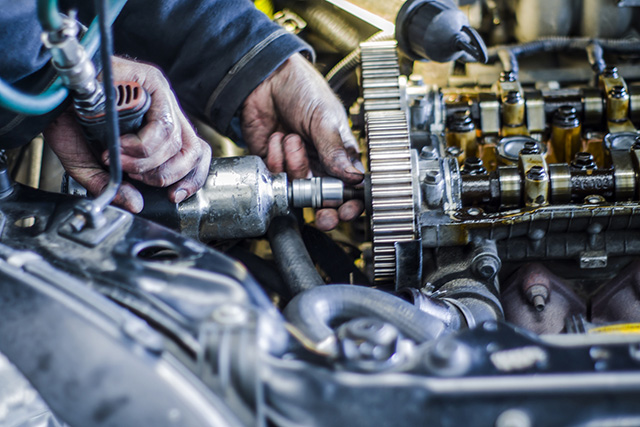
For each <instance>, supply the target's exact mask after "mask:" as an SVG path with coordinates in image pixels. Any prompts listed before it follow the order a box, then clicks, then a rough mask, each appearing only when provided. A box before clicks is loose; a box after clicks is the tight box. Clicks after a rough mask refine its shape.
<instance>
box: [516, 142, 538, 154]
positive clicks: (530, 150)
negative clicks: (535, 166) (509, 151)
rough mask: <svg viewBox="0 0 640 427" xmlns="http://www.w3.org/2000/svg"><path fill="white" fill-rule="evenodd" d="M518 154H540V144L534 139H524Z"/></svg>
mask: <svg viewBox="0 0 640 427" xmlns="http://www.w3.org/2000/svg"><path fill="white" fill-rule="evenodd" d="M520 154H525V155H526V154H540V146H539V145H538V143H537V142H535V141H526V142H525V143H524V146H523V147H522V150H520Z"/></svg>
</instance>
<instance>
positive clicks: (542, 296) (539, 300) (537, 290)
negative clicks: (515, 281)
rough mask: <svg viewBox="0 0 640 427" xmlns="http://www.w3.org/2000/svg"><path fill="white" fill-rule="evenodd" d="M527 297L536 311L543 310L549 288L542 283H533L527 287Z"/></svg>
mask: <svg viewBox="0 0 640 427" xmlns="http://www.w3.org/2000/svg"><path fill="white" fill-rule="evenodd" d="M527 299H528V300H529V302H530V303H531V304H533V306H534V307H535V308H536V310H538V311H543V310H544V307H545V305H546V304H547V300H548V299H549V289H548V288H547V287H546V286H544V285H542V284H535V285H533V286H531V287H530V288H528V289H527Z"/></svg>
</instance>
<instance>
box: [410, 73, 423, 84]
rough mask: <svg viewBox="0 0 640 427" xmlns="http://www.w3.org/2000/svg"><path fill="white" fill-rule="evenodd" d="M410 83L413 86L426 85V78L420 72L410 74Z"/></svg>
mask: <svg viewBox="0 0 640 427" xmlns="http://www.w3.org/2000/svg"><path fill="white" fill-rule="evenodd" d="M409 84H410V85H411V86H424V79H423V78H422V76H421V75H420V74H411V75H410V76H409Z"/></svg>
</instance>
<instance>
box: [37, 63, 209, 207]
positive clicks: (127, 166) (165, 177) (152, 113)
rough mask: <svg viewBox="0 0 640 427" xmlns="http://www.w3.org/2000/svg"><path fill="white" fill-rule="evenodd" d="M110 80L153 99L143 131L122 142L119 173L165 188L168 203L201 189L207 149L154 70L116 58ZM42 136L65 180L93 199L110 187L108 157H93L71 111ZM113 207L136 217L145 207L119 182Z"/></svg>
mask: <svg viewBox="0 0 640 427" xmlns="http://www.w3.org/2000/svg"><path fill="white" fill-rule="evenodd" d="M113 75H114V80H116V81H134V82H138V83H139V84H140V85H141V86H142V87H144V88H145V89H146V91H147V92H148V93H149V95H150V96H151V106H150V108H149V111H148V112H147V114H146V115H145V121H144V124H143V126H142V128H141V129H139V130H138V132H137V133H135V134H128V135H122V136H121V137H120V144H121V148H120V150H121V160H122V170H123V171H124V172H125V173H128V174H129V178H132V179H135V180H138V181H142V182H144V183H145V184H148V185H151V186H154V187H169V192H168V196H169V200H171V201H172V202H174V203H180V202H181V201H183V200H184V199H186V198H187V197H189V196H191V195H192V194H193V193H195V192H196V191H197V190H198V189H199V188H200V187H202V186H203V185H204V182H205V180H206V178H207V175H208V173H209V164H210V162H211V148H210V147H209V145H208V144H207V143H206V142H204V141H203V140H201V139H200V138H198V137H197V136H196V134H195V131H194V130H193V127H191V124H189V122H188V121H187V119H186V117H185V116H184V114H183V113H182V111H181V110H180V107H179V106H178V102H177V101H176V98H175V96H174V94H173V92H172V91H171V88H170V87H169V83H168V82H167V80H166V79H165V78H164V76H163V75H162V73H161V72H160V71H159V70H158V69H156V68H155V67H152V66H150V65H146V64H141V63H137V62H134V61H130V60H125V59H122V58H115V57H114V58H113ZM44 135H45V139H46V141H47V142H48V143H49V145H50V146H51V149H52V150H53V151H54V152H55V153H56V155H57V156H58V157H59V158H60V161H61V162H62V166H63V167H64V168H65V170H66V171H67V172H68V173H69V175H71V176H72V177H73V179H75V180H76V181H78V183H80V184H81V185H82V186H83V187H85V188H86V189H87V190H88V191H89V192H90V193H91V194H93V195H94V196H97V195H98V194H100V193H101V192H102V190H103V189H104V188H105V187H106V185H107V184H108V182H109V173H108V172H107V171H106V170H105V168H104V166H103V165H102V164H104V165H108V164H109V158H108V152H107V151H105V152H103V153H102V155H101V158H100V159H99V160H97V159H96V158H95V156H94V155H93V154H92V153H91V151H90V150H89V148H88V146H87V144H86V142H85V140H84V138H83V136H82V130H81V128H80V126H79V125H78V124H77V122H76V120H75V114H74V112H73V110H71V109H70V110H68V111H67V112H66V113H64V114H62V115H61V116H60V117H58V119H57V120H56V121H54V122H53V123H52V124H51V125H49V127H48V128H47V129H46V130H45V132H44ZM114 203H115V204H117V205H119V206H122V207H123V208H125V209H127V210H129V211H131V212H134V213H137V212H140V211H141V210H142V208H143V206H144V201H143V199H142V195H141V194H140V193H139V192H138V190H136V189H135V188H134V187H133V186H132V185H131V184H128V183H123V185H122V188H121V190H120V191H119V193H118V196H117V197H116V199H115V201H114Z"/></svg>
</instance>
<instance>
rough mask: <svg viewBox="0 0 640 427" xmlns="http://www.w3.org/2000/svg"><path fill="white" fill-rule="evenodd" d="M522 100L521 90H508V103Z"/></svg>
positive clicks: (506, 100)
mask: <svg viewBox="0 0 640 427" xmlns="http://www.w3.org/2000/svg"><path fill="white" fill-rule="evenodd" d="M520 101H522V95H521V94H520V92H519V91H517V90H510V91H509V92H507V97H506V99H505V102H506V103H507V104H517V103H518V102H520Z"/></svg>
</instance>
